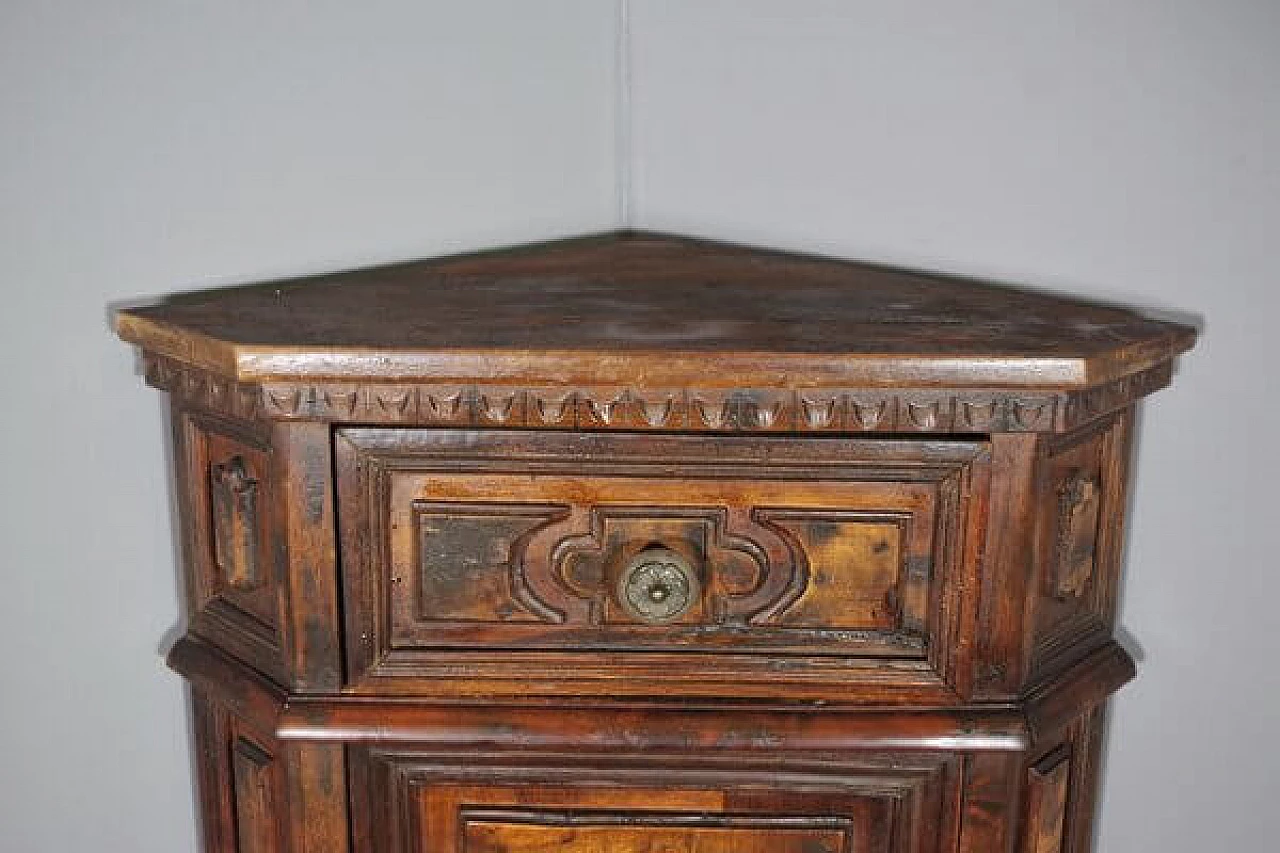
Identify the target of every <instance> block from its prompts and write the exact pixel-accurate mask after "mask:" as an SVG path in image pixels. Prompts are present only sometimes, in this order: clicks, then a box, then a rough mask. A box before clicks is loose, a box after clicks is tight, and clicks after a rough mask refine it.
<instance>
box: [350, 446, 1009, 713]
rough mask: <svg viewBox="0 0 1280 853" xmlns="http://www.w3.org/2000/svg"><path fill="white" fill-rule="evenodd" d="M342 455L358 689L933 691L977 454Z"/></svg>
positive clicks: (401, 451) (957, 616) (549, 449)
mask: <svg viewBox="0 0 1280 853" xmlns="http://www.w3.org/2000/svg"><path fill="white" fill-rule="evenodd" d="M336 457H337V460H338V467H339V475H338V476H339V494H340V497H339V504H340V513H339V514H340V517H341V521H342V538H343V572H344V582H345V584H346V589H347V602H348V608H347V617H348V622H347V628H348V663H349V669H350V673H351V675H352V677H353V678H352V680H353V681H354V682H356V683H357V684H358V683H360V682H361V681H363V680H364V679H367V678H371V677H372V678H382V677H399V678H413V677H415V676H418V677H421V678H423V679H426V678H430V677H432V675H433V673H434V672H438V671H439V670H437V669H433V668H434V667H438V666H439V665H441V663H442V662H446V661H447V662H450V666H451V667H452V672H453V673H454V674H455V675H457V674H459V673H460V672H466V671H473V672H476V673H477V674H479V675H481V676H482V677H483V675H484V674H486V673H487V674H492V675H500V674H501V670H502V667H503V666H504V665H505V666H506V667H508V668H509V669H510V671H511V672H512V673H513V674H514V673H515V672H517V671H518V672H519V673H520V674H522V676H524V677H526V678H528V677H529V676H530V674H531V673H530V667H533V668H534V669H535V670H536V668H537V667H538V666H539V665H543V666H550V667H552V668H554V666H555V664H556V662H557V661H560V662H564V661H566V658H565V655H574V656H577V657H578V658H580V659H581V658H583V657H584V656H590V655H595V656H596V657H597V659H600V660H603V658H601V657H600V656H601V655H604V654H607V655H608V660H609V662H610V663H611V665H613V666H619V665H621V666H623V667H624V668H625V666H626V665H627V663H626V661H627V660H628V659H630V660H631V661H632V662H633V663H638V662H639V661H640V660H641V657H642V656H644V655H650V656H653V655H672V654H679V655H683V656H684V657H683V659H682V660H681V662H680V664H679V665H678V666H674V667H670V668H669V670H670V671H671V672H679V671H680V670H681V669H683V670H684V671H685V672H687V673H689V678H690V680H692V678H693V675H694V673H696V672H697V666H696V660H695V658H694V656H693V654H694V653H705V652H715V653H721V654H722V655H732V658H733V660H727V659H724V658H723V657H722V658H720V659H719V660H718V662H713V663H712V666H714V667H715V668H716V670H717V671H718V672H720V673H721V674H722V675H721V677H723V674H724V673H730V674H731V673H733V672H735V671H737V672H746V673H748V674H750V671H751V670H752V669H753V668H754V669H755V674H756V675H757V676H758V675H761V674H762V673H763V672H765V671H768V672H770V673H771V674H770V678H771V679H774V678H777V677H778V673H779V671H780V670H785V669H786V668H787V666H791V667H792V668H793V670H794V671H801V670H804V669H805V668H806V666H807V665H806V663H805V661H817V662H818V663H817V665H818V666H819V667H820V668H825V669H827V670H830V669H831V668H832V667H838V666H841V665H842V664H841V661H843V662H844V663H843V665H844V666H845V668H846V669H848V668H849V662H850V660H851V659H856V660H864V661H877V660H879V661H896V662H897V664H896V665H897V666H898V667H899V669H898V670H896V672H895V671H887V670H881V671H879V672H878V673H877V674H876V677H877V678H879V679H881V680H883V679H885V678H890V679H892V678H893V677H894V676H895V674H897V675H902V676H904V677H910V678H925V679H926V680H928V679H929V678H932V679H933V680H934V681H937V682H939V683H941V682H944V681H946V677H947V675H948V672H949V668H950V665H951V663H952V661H951V656H952V653H953V652H954V650H955V648H956V645H957V641H958V638H959V636H960V632H961V630H962V627H963V626H962V624H961V621H962V618H961V613H960V606H959V602H958V600H957V598H958V595H957V591H958V589H959V588H960V586H961V584H962V583H963V582H964V580H963V579H964V578H965V577H966V576H967V573H971V572H972V571H973V564H974V562H975V560H974V558H973V548H974V543H975V542H976V541H977V540H978V539H979V538H980V536H979V535H978V532H977V531H976V530H975V529H974V525H975V524H976V519H977V518H979V517H980V516H981V514H980V513H978V512H975V509H974V506H973V504H974V499H973V498H972V497H971V495H972V494H974V491H975V490H974V488H973V485H974V479H975V477H979V478H980V477H981V476H982V475H983V474H984V472H985V464H986V445H985V444H983V443H981V442H972V441H956V442H938V441H912V440H880V441H874V442H872V441H858V440H849V439H835V438H823V439H760V438H750V439H748V438H741V439H739V438H727V437H714V438H709V437H690V436H662V437H653V436H629V435H610V436H603V435H565V434H560V433H553V434H547V433H543V434H529V433H524V434H512V433H495V432H480V431H475V432H471V431H455V430H387V429H351V430H341V431H340V432H339V433H338V438H337V450H336ZM980 498H981V496H979V498H978V499H979V500H980ZM495 649H501V650H503V654H502V655H501V656H500V657H492V656H491V657H490V659H489V660H488V661H486V660H485V658H484V655H485V654H486V653H488V652H490V651H491V650H495ZM522 652H523V653H527V654H523V655H522V654H520V653H522ZM450 655H452V658H451V657H450ZM554 655H559V657H558V658H555V657H549V656H554ZM539 656H541V657H539ZM766 656H768V657H766ZM779 656H781V657H779ZM703 657H704V658H705V656H703ZM778 660H782V661H784V662H787V663H786V665H784V666H779V665H778ZM583 662H584V663H586V661H583ZM649 662H650V663H654V662H656V661H654V659H653V658H652V657H650V659H649ZM457 667H462V668H463V669H462V670H459V669H457ZM468 667H470V668H471V669H470V670H468V669H467V668H468ZM620 671H624V670H620ZM578 674H579V675H581V674H582V671H581V670H579V673H578ZM535 677H536V675H535ZM432 686H433V687H434V686H436V685H432ZM492 686H493V685H491V687H492ZM641 686H643V685H641ZM664 689H666V688H664Z"/></svg>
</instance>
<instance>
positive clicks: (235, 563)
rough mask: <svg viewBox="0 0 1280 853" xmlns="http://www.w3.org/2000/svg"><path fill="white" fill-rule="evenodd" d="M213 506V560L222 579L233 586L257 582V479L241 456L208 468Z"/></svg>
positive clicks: (245, 585)
mask: <svg viewBox="0 0 1280 853" xmlns="http://www.w3.org/2000/svg"><path fill="white" fill-rule="evenodd" d="M209 491H210V498H211V500H210V505H211V507H212V510H213V551H214V561H215V562H216V563H217V566H218V569H219V571H221V572H222V576H223V578H224V580H225V581H226V582H227V583H228V584H229V585H231V586H233V587H235V588H237V589H243V590H249V589H253V588H255V587H256V586H258V584H259V583H260V582H261V577H260V575H261V572H260V570H259V566H258V556H257V555H258V481H257V480H256V479H254V478H253V477H252V476H251V474H250V472H249V469H248V467H247V466H246V465H245V462H244V459H243V458H242V457H240V456H234V457H232V458H231V459H229V460H227V461H226V462H223V463H220V464H217V465H214V466H212V468H211V469H210V472H209Z"/></svg>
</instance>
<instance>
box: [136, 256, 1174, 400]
mask: <svg viewBox="0 0 1280 853" xmlns="http://www.w3.org/2000/svg"><path fill="white" fill-rule="evenodd" d="M116 325H117V330H118V332H119V334H120V336H121V337H122V338H124V339H125V340H127V341H130V342H133V343H136V344H138V345H140V346H141V347H143V348H144V349H145V350H147V351H148V352H149V353H150V354H151V355H153V356H160V357H165V358H169V359H173V360H175V361H177V362H179V363H181V364H185V365H190V366H193V367H199V368H201V369H203V370H206V371H209V372H210V373H211V374H213V375H215V376H218V377H222V378H225V379H228V380H233V381H237V382H241V383H263V382H323V381H329V382H332V381H344V382H357V383H358V382H366V383H367V382H383V383H386V382H458V383H498V384H520V385H538V386H545V387H556V386H569V385H573V384H594V385H626V386H630V387H637V388H673V387H689V386H697V387H704V388H705V387H710V388H798V389H804V388H838V387H856V388H917V389H963V388H983V389H992V388H1008V389H1022V390H1031V389H1037V390H1043V391H1070V390H1075V389H1083V388H1088V387H1092V386H1096V385H1100V384H1102V383H1106V382H1114V381H1116V380H1119V379H1123V378H1124V377H1128V376H1132V375H1134V374H1137V373H1140V372H1142V371H1145V370H1148V369H1150V368H1152V367H1156V366H1159V365H1161V364H1163V363H1166V362H1168V361H1169V360H1171V359H1172V358H1173V357H1174V356H1176V355H1177V354H1178V353H1180V352H1182V351H1184V350H1186V349H1188V348H1189V347H1190V346H1191V345H1192V343H1193V342H1194V339H1195V332H1194V330H1192V329H1191V328H1189V327H1186V326H1182V325H1177V324H1172V323H1167V322H1159V321H1155V320H1151V319H1147V318H1144V317H1142V316H1140V315H1138V314H1136V313H1134V312H1132V311H1129V310H1124V309H1118V308H1114V307H1107V306H1101V305H1095V304H1089V303H1085V302H1080V301H1075V300H1071V299H1064V298H1061V297H1058V296H1050V295H1046V294H1042V293H1035V292H1032V291H1026V290H1017V289H1012V288H1007V287H999V286H994V285H990V284H984V283H979V282H974V281H969V280H963V279H956V278H949V277H945V276H937V275H926V274H921V273H915V272H907V271H903V270H895V269H891V268H886V267H882V266H873V265H867V264H860V263H852V262H847V261H840V260H833V259H826V258H819V257H811V256H801V255H794V254H787V253H781V252H774V251H765V250H760V249H754V248H746V247H741V246H734V245H727V244H720V243H713V242H706V241H699V240H691V239H686V238H680V237H673V236H667V235H657V234H647V233H636V232H617V233H611V234H605V235H600V236H594V237H586V238H580V239H576V240H568V241H562V242H554V243H544V244H537V245H531V246H524V247H518V248H514V249H506V250H502V251H497V252H487V253H481V254H474V255H465V256H457V257H451V258H444V259H437V260H426V261H418V262H412V263H404V264H396V265H392V266H384V267H378V268H373V269H366V270H356V271H350V272H343V273H337V274H333V275H326V276H318V277H312V278H305V279H297V280H291V281H279V282H271V283H266V284H261V285H253V286H248V287H236V288H223V289H218V290H210V291H205V292H201V293H192V294H185V295H182V296H177V297H174V298H172V299H169V300H167V301H165V302H162V303H160V304H157V305H154V306H149V307H140V308H130V309H126V310H122V311H120V312H118V314H117V318H116Z"/></svg>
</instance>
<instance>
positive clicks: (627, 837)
mask: <svg viewBox="0 0 1280 853" xmlns="http://www.w3.org/2000/svg"><path fill="white" fill-rule="evenodd" d="M353 753H354V755H353V756H352V757H353V759H354V760H353V762H352V768H351V770H352V779H351V781H352V803H353V806H354V810H353V812H354V813H353V828H354V835H353V837H354V840H355V851H357V853H375V851H376V853H551V851H556V853H943V851H950V850H951V849H952V846H951V844H950V843H948V842H947V839H953V838H954V837H955V829H956V827H955V824H954V817H953V816H954V814H955V812H956V809H955V807H954V806H955V803H956V799H957V786H958V773H957V772H956V768H957V762H956V761H954V760H953V759H950V758H947V757H945V756H922V755H913V756H908V755H895V756H887V755H885V756H867V757H865V758H862V759H859V760H858V761H857V762H849V763H841V764H836V763H833V762H831V761H829V760H828V761H821V762H819V761H817V760H815V761H813V762H812V763H806V762H804V761H795V762H790V761H789V762H788V764H787V766H785V767H782V766H779V764H778V763H777V762H776V761H775V762H771V763H760V762H759V761H758V760H757V761H755V762H751V761H725V760H718V761H702V762H698V761H692V762H691V761H688V760H682V759H680V758H678V757H674V758H672V759H670V760H669V761H664V760H662V759H659V758H652V757H646V758H638V759H636V760H632V761H627V760H622V759H609V761H608V763H607V764H604V763H601V762H600V761H598V760H597V761H591V760H587V759H581V760H576V761H554V762H548V761H546V760H545V759H543V760H540V761H538V762H537V763H534V761H533V760H532V759H522V760H514V759H502V758H498V757H494V756H475V757H472V758H467V757H465V756H459V755H457V754H453V755H449V756H444V755H430V754H421V753H416V754H415V753H413V752H408V751H395V752H387V751H380V750H360V749H357V750H353Z"/></svg>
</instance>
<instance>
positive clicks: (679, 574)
mask: <svg viewBox="0 0 1280 853" xmlns="http://www.w3.org/2000/svg"><path fill="white" fill-rule="evenodd" d="M699 593H700V589H699V585H698V578H697V575H696V574H695V573H694V571H693V566H691V565H689V561H688V560H686V559H685V558H684V555H682V554H679V553H677V552H676V551H672V550H671V549H670V548H657V547H655V548H645V549H644V550H643V551H641V552H640V553H638V554H636V555H635V556H634V557H632V558H631V559H630V560H629V561H627V564H626V566H625V567H624V568H623V570H622V574H621V575H620V576H619V577H618V601H619V602H620V603H621V604H622V607H623V609H624V610H626V611H627V613H629V614H631V615H632V616H634V617H635V618H636V619H639V620H641V621H642V622H654V623H661V622H671V621H674V620H676V619H679V618H680V617H681V616H682V615H684V613H685V612H687V611H688V610H689V608H690V607H691V606H693V603H694V602H695V601H697V599H698V595H699Z"/></svg>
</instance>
